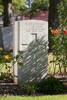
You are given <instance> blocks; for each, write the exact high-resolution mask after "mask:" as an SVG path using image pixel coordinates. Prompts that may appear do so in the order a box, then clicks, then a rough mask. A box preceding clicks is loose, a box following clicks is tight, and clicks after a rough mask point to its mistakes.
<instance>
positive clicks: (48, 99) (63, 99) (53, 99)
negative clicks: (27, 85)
mask: <svg viewBox="0 0 67 100" xmlns="http://www.w3.org/2000/svg"><path fill="white" fill-rule="evenodd" d="M0 100H67V95H56V96H39V97H17V96H16V97H0Z"/></svg>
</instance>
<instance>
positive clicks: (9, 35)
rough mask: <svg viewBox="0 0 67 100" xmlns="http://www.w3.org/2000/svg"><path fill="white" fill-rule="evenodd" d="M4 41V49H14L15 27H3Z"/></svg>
mask: <svg viewBox="0 0 67 100" xmlns="http://www.w3.org/2000/svg"><path fill="white" fill-rule="evenodd" d="M2 41H3V48H4V50H8V51H9V50H13V27H12V26H9V27H2Z"/></svg>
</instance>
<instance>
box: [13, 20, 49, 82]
mask: <svg viewBox="0 0 67 100" xmlns="http://www.w3.org/2000/svg"><path fill="white" fill-rule="evenodd" d="M47 42H48V22H46V21H40V20H24V21H19V22H18V21H17V22H16V23H15V33H14V55H15V56H16V55H17V54H18V51H23V54H22V55H23V59H21V61H22V62H23V63H24V66H23V67H19V66H18V65H17V64H16V65H15V66H14V73H15V75H18V81H19V83H22V82H27V81H31V80H36V79H37V80H40V79H42V78H44V77H45V76H46V75H47V69H48V68H47V66H48V43H47ZM17 69H18V71H17V72H16V70H17Z"/></svg>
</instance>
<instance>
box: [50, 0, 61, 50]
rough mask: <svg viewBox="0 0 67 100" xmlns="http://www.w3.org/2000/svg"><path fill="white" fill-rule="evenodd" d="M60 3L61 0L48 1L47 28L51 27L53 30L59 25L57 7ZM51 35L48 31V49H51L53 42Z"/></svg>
mask: <svg viewBox="0 0 67 100" xmlns="http://www.w3.org/2000/svg"><path fill="white" fill-rule="evenodd" d="M60 3H61V0H49V5H50V6H49V20H48V22H49V28H50V27H52V28H53V29H57V28H58V26H59V25H60V21H59V13H58V5H59V4H60ZM51 37H52V34H51V31H50V29H49V49H50V50H52V49H51V47H52V44H53V40H52V38H51Z"/></svg>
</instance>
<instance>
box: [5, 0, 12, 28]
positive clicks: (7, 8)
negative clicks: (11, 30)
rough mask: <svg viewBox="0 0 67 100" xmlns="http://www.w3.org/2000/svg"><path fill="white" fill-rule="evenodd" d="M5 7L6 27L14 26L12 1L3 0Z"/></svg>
mask: <svg viewBox="0 0 67 100" xmlns="http://www.w3.org/2000/svg"><path fill="white" fill-rule="evenodd" d="M3 6H4V18H3V21H4V24H3V25H4V27H5V26H9V25H11V24H12V0H3Z"/></svg>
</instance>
